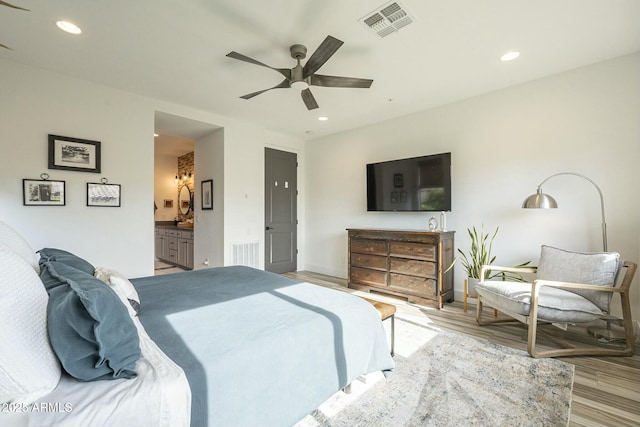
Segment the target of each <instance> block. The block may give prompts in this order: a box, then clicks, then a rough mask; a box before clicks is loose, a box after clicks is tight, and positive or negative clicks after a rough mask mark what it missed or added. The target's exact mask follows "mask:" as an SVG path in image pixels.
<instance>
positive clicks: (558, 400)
mask: <svg viewBox="0 0 640 427" xmlns="http://www.w3.org/2000/svg"><path fill="white" fill-rule="evenodd" d="M408 323H409V322H403V321H401V320H400V319H397V321H396V330H397V331H400V332H401V333H402V331H403V330H404V334H406V335H409V336H412V335H413V336H417V335H420V336H421V337H422V339H423V341H424V340H425V336H426V337H427V338H426V343H425V344H424V345H422V346H421V347H419V348H417V349H415V351H413V352H412V354H411V355H409V356H408V357H403V356H401V355H399V354H396V356H395V358H394V360H395V361H396V369H395V371H394V373H393V374H392V375H391V376H390V377H388V378H386V379H384V378H380V379H377V380H376V381H375V383H374V384H373V385H371V384H369V385H367V384H358V385H357V384H355V383H358V382H357V381H356V382H355V383H354V388H355V389H356V391H355V392H354V393H352V394H344V393H338V394H336V395H335V396H334V397H333V398H332V399H330V400H329V401H327V402H326V403H325V404H324V405H322V406H321V407H320V408H318V409H317V410H315V411H314V412H312V413H311V414H309V415H308V416H307V417H305V418H304V419H303V420H302V421H301V422H300V423H298V424H297V425H296V427H303V426H304V427H311V426H322V427H325V426H327V427H328V426H349V427H351V426H381V427H382V426H385V427H386V426H545V427H547V426H566V425H567V424H568V421H569V413H570V407H571V392H572V388H573V376H574V366H573V365H571V364H568V363H565V362H562V361H560V360H556V359H533V358H531V357H530V356H529V355H528V353H526V352H524V351H520V350H515V349H511V348H508V347H504V346H501V345H497V344H492V343H489V342H486V341H483V340H479V339H474V338H471V337H468V336H466V335H462V334H457V333H453V332H444V331H434V330H431V331H417V332H416V331H415V330H413V331H409V332H407V330H408V329H415V328H424V327H422V326H419V325H417V326H416V325H407V324H408ZM409 326H410V328H409ZM424 329H428V328H424ZM380 377H381V376H380ZM356 385H357V387H356Z"/></svg>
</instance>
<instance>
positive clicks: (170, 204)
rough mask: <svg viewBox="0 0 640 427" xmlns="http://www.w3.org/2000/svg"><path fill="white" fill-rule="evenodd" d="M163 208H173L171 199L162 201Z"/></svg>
mask: <svg viewBox="0 0 640 427" xmlns="http://www.w3.org/2000/svg"><path fill="white" fill-rule="evenodd" d="M164 207H165V209H171V208H173V200H172V199H164Z"/></svg>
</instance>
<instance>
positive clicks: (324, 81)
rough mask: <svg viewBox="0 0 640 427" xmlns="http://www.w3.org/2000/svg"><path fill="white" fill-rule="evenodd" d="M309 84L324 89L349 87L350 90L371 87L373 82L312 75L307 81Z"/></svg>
mask: <svg viewBox="0 0 640 427" xmlns="http://www.w3.org/2000/svg"><path fill="white" fill-rule="evenodd" d="M309 80H310V81H309V84H310V85H312V86H324V87H350V88H365V89H368V88H370V87H371V83H373V80H371V79H359V78H356V77H340V76H323V75H321V74H312V75H311V77H310V79H309Z"/></svg>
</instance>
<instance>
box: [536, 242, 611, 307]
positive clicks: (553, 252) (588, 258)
mask: <svg viewBox="0 0 640 427" xmlns="http://www.w3.org/2000/svg"><path fill="white" fill-rule="evenodd" d="M619 264H620V255H619V254H617V253H615V252H602V253H580V252H570V251H566V250H563V249H558V248H554V247H551V246H544V245H543V246H542V251H541V254H540V263H539V264H538V274H537V278H538V279H540V280H555V281H558V282H573V283H583V284H587V285H598V286H609V287H611V286H614V285H615V280H616V275H617V273H618V267H619ZM567 291H568V292H573V293H576V294H578V295H581V296H583V297H584V298H587V299H588V300H589V301H591V302H593V303H594V304H595V305H596V306H598V308H600V310H602V311H605V312H609V302H610V301H611V293H609V292H598V291H591V290H582V289H572V290H567Z"/></svg>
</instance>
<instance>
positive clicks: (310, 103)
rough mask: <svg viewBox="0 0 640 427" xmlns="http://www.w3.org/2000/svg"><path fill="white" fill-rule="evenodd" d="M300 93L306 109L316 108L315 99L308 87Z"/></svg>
mask: <svg viewBox="0 0 640 427" xmlns="http://www.w3.org/2000/svg"><path fill="white" fill-rule="evenodd" d="M300 95H301V96H302V100H303V101H304V105H306V106H307V110H315V109H316V108H318V103H317V102H316V99H315V98H314V97H313V94H312V93H311V91H310V90H309V89H305V90H303V91H300Z"/></svg>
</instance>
